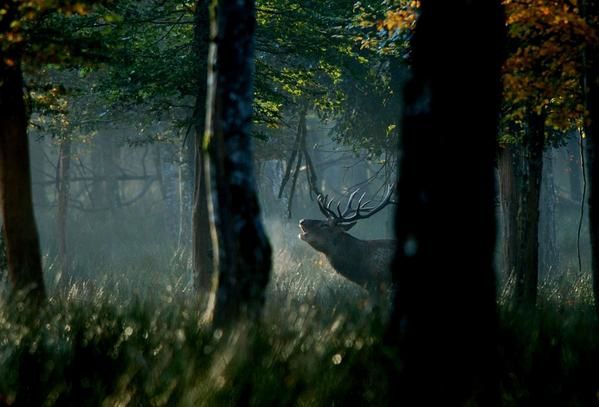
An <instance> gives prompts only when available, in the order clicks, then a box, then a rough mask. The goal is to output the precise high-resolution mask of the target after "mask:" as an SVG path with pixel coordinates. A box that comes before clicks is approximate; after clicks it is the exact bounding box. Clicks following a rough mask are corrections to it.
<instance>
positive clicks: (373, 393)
mask: <svg viewBox="0 0 599 407" xmlns="http://www.w3.org/2000/svg"><path fill="white" fill-rule="evenodd" d="M276 259H277V262H276V264H275V270H274V274H273V279H272V281H271V284H270V287H269V292H268V301H267V304H266V307H265V313H264V320H263V322H262V323H261V325H260V326H258V327H251V326H249V325H247V324H239V325H238V326H237V327H236V328H235V329H234V330H232V332H230V333H223V332H221V331H213V330H212V329H210V328H209V327H207V326H205V325H203V324H202V322H201V321H202V319H201V317H200V315H199V314H198V311H197V307H196V302H195V301H194V293H193V290H192V289H191V285H190V284H189V280H190V278H189V275H188V271H187V270H186V265H185V264H183V263H185V262H183V263H181V262H175V263H173V262H170V263H168V262H165V266H166V267H171V268H172V269H176V270H178V271H177V272H172V273H171V274H168V273H166V274H165V273H162V274H161V273H160V270H159V269H157V268H152V267H151V266H150V265H148V266H147V267H144V268H142V269H137V270H133V269H132V270H126V271H123V275H122V276H121V278H120V279H119V278H118V275H119V273H111V274H110V276H108V277H104V278H98V279H96V281H94V282H92V281H86V280H77V279H67V278H65V277H57V275H56V274H52V273H53V272H52V265H51V264H49V265H48V268H49V269H50V271H49V272H48V276H47V279H48V281H49V283H48V284H49V287H50V299H49V301H48V303H47V305H46V307H45V309H44V310H43V311H42V312H41V313H40V314H39V315H37V317H36V318H35V320H34V322H33V323H24V322H23V321H21V319H20V318H19V315H20V313H21V312H22V310H21V309H19V307H18V306H7V305H3V306H1V307H0V406H3V405H21V406H38V405H40V406H216V405H219V406H220V405H225V406H226V405H240V404H241V405H256V406H258V405H259V406H286V405H289V406H291V405H300V406H320V405H323V406H324V405H373V406H376V405H388V404H389V400H388V389H389V386H393V383H388V381H387V377H386V375H385V371H384V369H383V368H382V363H381V360H382V357H381V355H383V354H385V349H383V346H382V344H381V340H380V338H381V332H382V326H381V325H380V324H378V323H376V321H375V318H373V315H372V314H371V313H369V312H368V310H367V308H365V307H364V303H365V299H366V295H365V293H364V292H363V291H362V290H361V289H359V288H357V287H356V286H353V285H351V284H350V283H347V282H346V281H344V280H342V279H341V278H339V277H338V276H336V275H335V274H334V273H333V272H332V271H331V270H330V269H328V268H327V266H326V265H324V264H322V263H321V260H320V259H319V258H318V257H314V256H313V257H310V256H305V255H304V254H300V255H295V254H294V253H293V252H291V251H279V252H277V254H276ZM306 259H307V260H306ZM290 264H291V265H293V266H289V265H290ZM136 273H138V274H142V275H143V277H139V278H135V277H131V276H132V275H136ZM142 280H143V281H146V282H148V284H146V285H145V286H139V282H140V281H142ZM579 281H580V284H588V281H586V280H584V279H581V280H579ZM551 284H562V283H560V282H559V280H555V281H554V283H551V282H546V285H544V286H542V288H541V300H540V301H539V307H538V309H537V310H536V311H535V312H534V313H523V312H518V311H517V310H512V309H510V308H509V307H508V306H507V301H506V300H505V298H503V299H502V301H500V316H501V319H500V320H501V326H500V336H499V340H500V347H499V353H500V355H501V360H502V363H501V372H500V380H501V381H500V388H501V397H502V405H505V406H521V405H559V406H587V405H598V404H599V321H598V319H597V317H596V315H595V314H594V312H593V308H592V303H591V302H590V301H589V298H588V297H587V296H586V293H587V291H588V290H587V289H586V288H580V287H578V288H576V287H574V289H573V288H572V287H569V288H568V289H566V288H564V289H559V288H558V287H552V286H551ZM577 290H578V291H577ZM566 291H567V292H566ZM577 293H578V294H577ZM0 297H2V298H5V297H6V295H5V293H4V294H0Z"/></svg>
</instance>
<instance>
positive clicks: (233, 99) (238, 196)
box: [206, 0, 271, 326]
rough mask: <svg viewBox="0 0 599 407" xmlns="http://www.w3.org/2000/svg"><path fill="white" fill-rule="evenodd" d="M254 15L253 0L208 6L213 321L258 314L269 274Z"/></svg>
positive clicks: (224, 1) (218, 323)
mask: <svg viewBox="0 0 599 407" xmlns="http://www.w3.org/2000/svg"><path fill="white" fill-rule="evenodd" d="M255 12H256V10H255V3H254V1H253V0H221V1H219V2H218V5H214V7H211V9H210V50H209V59H208V82H207V83H208V92H207V103H206V106H207V112H206V136H207V137H208V140H207V144H208V151H209V159H208V160H206V163H207V166H206V168H207V169H206V171H207V173H208V174H209V176H210V177H209V188H208V193H209V194H210V216H211V220H212V225H211V228H212V239H213V240H212V241H213V247H214V260H215V265H216V267H215V268H216V269H217V270H218V272H219V286H218V290H217V296H216V306H215V312H214V323H215V325H216V326H225V325H228V324H231V323H233V322H234V321H236V320H238V319H239V318H240V317H247V318H250V319H254V318H256V317H258V315H259V313H260V311H261V309H262V305H263V303H264V295H265V289H266V285H267V283H268V281H269V276H270V267H271V247H270V243H269V242H268V239H267V237H266V234H265V232H264V228H263V225H262V222H261V219H260V208H259V205H258V199H257V196H256V186H255V179H254V168H253V161H252V152H253V149H252V139H251V134H250V124H251V116H252V92H253V86H252V85H253V74H254V62H253V59H254V33H255V28H256V15H255ZM217 41H218V42H217Z"/></svg>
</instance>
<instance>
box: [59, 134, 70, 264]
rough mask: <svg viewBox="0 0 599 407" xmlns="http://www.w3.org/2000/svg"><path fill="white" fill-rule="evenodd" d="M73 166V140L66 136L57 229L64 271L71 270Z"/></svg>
mask: <svg viewBox="0 0 599 407" xmlns="http://www.w3.org/2000/svg"><path fill="white" fill-rule="evenodd" d="M70 167H71V140H70V139H69V138H64V139H63V140H61V141H60V148H59V152H58V180H57V187H58V215H57V217H56V223H57V225H56V230H57V240H58V267H59V270H61V271H62V273H65V274H66V273H68V271H69V258H68V252H67V214H68V208H69V184H70Z"/></svg>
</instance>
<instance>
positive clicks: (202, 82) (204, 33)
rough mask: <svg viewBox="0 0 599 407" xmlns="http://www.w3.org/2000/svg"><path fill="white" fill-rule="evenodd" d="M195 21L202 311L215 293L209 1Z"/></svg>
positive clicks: (195, 215) (195, 211)
mask: <svg viewBox="0 0 599 407" xmlns="http://www.w3.org/2000/svg"><path fill="white" fill-rule="evenodd" d="M195 13H196V14H195V20H194V43H193V47H194V50H193V51H194V53H195V55H196V58H195V60H196V63H197V66H198V71H197V74H198V90H197V92H198V93H197V95H196V103H195V108H194V117H193V122H194V130H195V137H194V140H193V143H192V145H193V151H194V167H195V168H194V169H195V172H194V191H193V208H192V237H191V238H192V262H193V270H194V276H195V280H194V281H195V287H196V290H197V291H198V295H199V297H200V305H201V308H205V307H206V306H207V305H208V304H207V301H208V298H209V296H210V294H211V292H212V291H213V289H214V287H213V286H214V284H213V281H214V276H215V273H214V268H213V258H212V240H211V236H210V220H209V217H208V193H207V189H206V182H207V177H206V172H205V171H204V168H203V167H204V161H205V158H206V157H205V153H204V130H205V127H206V111H205V108H206V76H207V69H208V67H207V62H208V42H209V31H210V30H209V19H208V4H207V1H206V0H197V1H196V10H195Z"/></svg>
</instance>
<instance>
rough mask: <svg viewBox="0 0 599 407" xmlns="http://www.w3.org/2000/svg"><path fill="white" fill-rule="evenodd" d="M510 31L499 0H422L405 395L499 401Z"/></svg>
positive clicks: (401, 232)
mask: <svg viewBox="0 0 599 407" xmlns="http://www.w3.org/2000/svg"><path fill="white" fill-rule="evenodd" d="M504 30H505V24H504V18H503V12H502V9H501V6H500V2H499V1H490V0H454V1H435V0H422V1H421V7H420V14H419V17H418V21H417V23H416V30H415V34H414V36H413V38H412V55H411V57H412V74H413V75H412V78H411V79H410V81H409V83H408V84H407V87H406V91H405V98H406V101H405V108H404V117H403V121H402V127H403V133H402V160H401V167H400V173H399V176H400V180H399V183H398V188H399V204H398V208H397V216H396V234H397V239H398V246H397V247H398V251H397V254H396V258H395V261H394V265H393V268H394V272H393V276H394V279H395V284H396V287H397V294H396V296H395V301H394V304H395V307H394V310H393V313H392V317H391V321H390V326H389V331H388V333H387V336H386V340H387V343H388V344H389V346H390V347H392V348H394V349H395V350H396V352H398V354H399V356H400V358H401V361H402V362H403V363H401V366H402V370H401V376H400V377H393V376H390V377H391V393H393V392H395V391H399V394H398V395H392V399H394V400H398V403H397V404H401V405H403V404H406V405H415V404H414V400H418V405H464V404H468V403H470V404H472V405H485V406H491V405H496V404H498V389H497V373H496V367H497V352H496V346H497V310H496V292H495V276H494V271H493V265H494V247H495V173H494V171H495V159H496V146H497V116H498V111H499V89H500V83H499V79H500V66H501V60H502V55H501V54H502V51H503V42H504V40H503V38H504ZM448 32H451V33H452V34H451V35H447V33H448ZM473 151H474V152H476V153H474V154H473V153H472V152H473ZM399 340H401V343H399ZM390 372H391V375H393V372H394V369H393V368H390Z"/></svg>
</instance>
